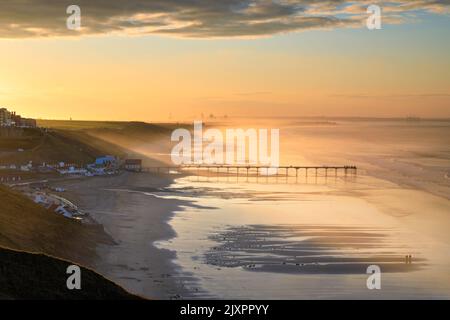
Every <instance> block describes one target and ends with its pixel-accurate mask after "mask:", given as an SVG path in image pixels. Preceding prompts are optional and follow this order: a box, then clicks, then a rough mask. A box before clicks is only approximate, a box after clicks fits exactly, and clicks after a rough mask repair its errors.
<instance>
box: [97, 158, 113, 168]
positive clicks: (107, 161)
mask: <svg viewBox="0 0 450 320" xmlns="http://www.w3.org/2000/svg"><path fill="white" fill-rule="evenodd" d="M115 163H116V158H115V157H114V156H103V157H99V158H97V159H95V165H96V166H103V167H110V166H113V165H114V164H115Z"/></svg>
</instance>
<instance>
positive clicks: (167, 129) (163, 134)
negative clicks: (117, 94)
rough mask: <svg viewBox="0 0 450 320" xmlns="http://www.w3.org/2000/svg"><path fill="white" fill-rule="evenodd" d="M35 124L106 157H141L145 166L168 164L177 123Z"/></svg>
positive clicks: (53, 121) (39, 121)
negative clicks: (106, 154) (115, 155)
mask: <svg viewBox="0 0 450 320" xmlns="http://www.w3.org/2000/svg"><path fill="white" fill-rule="evenodd" d="M38 125H39V126H42V127H45V128H48V129H49V130H51V131H53V132H57V133H58V134H59V135H62V136H64V137H67V138H68V139H75V140H76V141H78V142H79V143H83V144H85V145H89V146H90V147H93V148H95V149H96V150H102V152H103V153H104V154H105V152H106V151H108V152H109V154H117V153H118V152H122V154H123V153H125V154H126V155H128V156H130V157H139V158H143V159H144V162H145V164H148V165H155V164H156V163H158V162H168V161H170V159H169V156H168V155H169V153H170V149H171V144H172V143H171V141H170V137H171V133H172V130H173V129H175V128H176V127H178V125H177V124H173V123H172V124H153V123H145V122H108V121H59V120H38Z"/></svg>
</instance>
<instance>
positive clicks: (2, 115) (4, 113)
mask: <svg viewBox="0 0 450 320" xmlns="http://www.w3.org/2000/svg"><path fill="white" fill-rule="evenodd" d="M11 124H12V123H11V112H9V111H8V110H7V109H6V108H0V126H2V127H9V126H11Z"/></svg>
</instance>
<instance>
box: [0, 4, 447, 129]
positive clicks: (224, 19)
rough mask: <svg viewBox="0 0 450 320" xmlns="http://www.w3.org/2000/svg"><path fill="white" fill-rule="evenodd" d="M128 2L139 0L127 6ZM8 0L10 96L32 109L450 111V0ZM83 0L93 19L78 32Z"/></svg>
mask: <svg viewBox="0 0 450 320" xmlns="http://www.w3.org/2000/svg"><path fill="white" fill-rule="evenodd" d="M124 3H126V5H124ZM372 3H373V2H372V1H366V0H364V1H345V0H335V1H331V0H323V1H322V0H279V1H272V0H270V1H269V0H221V1H211V0H210V1H206V0H164V1H163V0H152V1H144V0H129V1H126V2H123V1H118V0H111V1H105V0H90V1H87V0H80V1H76V0H75V1H70V2H69V1H64V0H61V1H58V2H57V5H56V4H55V1H52V0H23V1H11V0H5V1H2V2H1V3H0V107H7V108H8V109H10V110H15V111H17V112H18V113H19V114H22V115H23V116H27V117H34V118H43V119H44V118H45V119H69V118H73V119H80V120H141V121H167V120H184V119H198V118H199V117H200V115H201V114H204V115H205V116H208V115H210V114H214V115H215V116H216V117H222V116H224V115H227V116H228V117H238V116H246V117H255V116H258V117H262V116H267V117H275V116H280V117H282V116H283V117H284V116H364V117H366V116H373V117H405V116H419V117H431V118H439V117H450V59H449V52H450V41H449V40H448V39H450V10H449V8H450V1H435V0H409V1H406V0H396V1H390V2H385V3H384V2H382V1H381V2H380V1H378V2H375V3H377V4H379V5H380V7H381V9H382V17H381V18H382V20H381V21H382V29H381V30H369V29H368V28H367V27H366V20H367V17H368V16H369V14H367V11H366V10H367V7H368V6H369V5H370V4H372ZM70 4H78V5H79V7H80V9H81V29H80V30H69V29H67V26H66V20H67V18H68V17H69V16H70V14H67V13H66V9H67V6H68V5H70Z"/></svg>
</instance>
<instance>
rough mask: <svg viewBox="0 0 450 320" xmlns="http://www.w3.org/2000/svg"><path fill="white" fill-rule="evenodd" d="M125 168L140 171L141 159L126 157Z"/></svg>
mask: <svg viewBox="0 0 450 320" xmlns="http://www.w3.org/2000/svg"><path fill="white" fill-rule="evenodd" d="M125 170H128V171H135V172H139V171H141V170H142V160H141V159H126V160H125Z"/></svg>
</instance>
